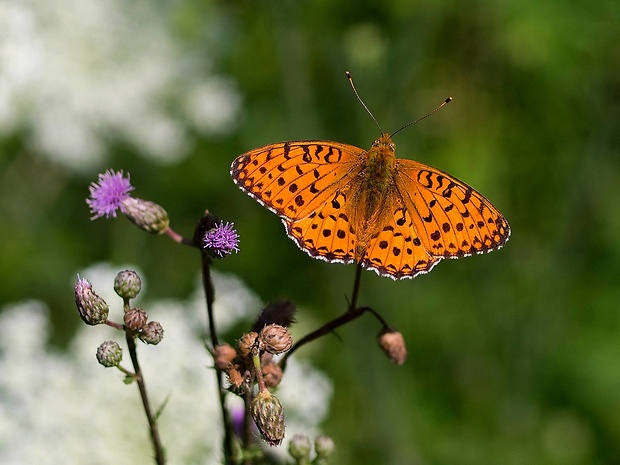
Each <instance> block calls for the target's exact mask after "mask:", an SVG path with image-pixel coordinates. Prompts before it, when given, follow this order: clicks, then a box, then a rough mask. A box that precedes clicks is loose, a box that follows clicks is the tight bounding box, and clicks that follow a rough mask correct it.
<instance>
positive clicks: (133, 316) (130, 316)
mask: <svg viewBox="0 0 620 465" xmlns="http://www.w3.org/2000/svg"><path fill="white" fill-rule="evenodd" d="M146 320H148V315H147V314H146V312H145V311H144V310H143V309H141V308H140V307H136V308H130V309H129V310H127V311H126V312H125V315H124V317H123V321H124V323H125V326H127V327H128V328H129V329H131V330H132V331H138V330H139V329H140V328H142V327H143V326H144V325H145V324H146Z"/></svg>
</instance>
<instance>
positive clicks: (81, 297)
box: [74, 276, 110, 326]
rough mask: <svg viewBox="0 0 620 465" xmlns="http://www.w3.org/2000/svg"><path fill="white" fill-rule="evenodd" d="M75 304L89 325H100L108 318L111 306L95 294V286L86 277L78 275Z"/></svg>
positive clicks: (75, 287)
mask: <svg viewBox="0 0 620 465" xmlns="http://www.w3.org/2000/svg"><path fill="white" fill-rule="evenodd" d="M74 291H75V305H76V306H77V309H78V312H79V314H80V317H81V318H82V320H83V321H84V323H86V324H87V325H91V326H94V325H100V324H103V323H105V322H106V321H107V320H108V314H109V313H110V306H109V305H108V304H107V303H106V301H105V300H103V299H102V298H101V297H99V296H98V295H97V294H95V291H93V286H92V285H91V284H90V283H89V282H88V281H87V280H86V279H84V278H80V277H79V276H78V281H77V283H75V286H74Z"/></svg>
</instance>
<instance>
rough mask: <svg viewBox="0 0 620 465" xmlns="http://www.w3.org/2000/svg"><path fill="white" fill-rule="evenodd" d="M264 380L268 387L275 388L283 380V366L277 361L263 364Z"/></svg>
mask: <svg viewBox="0 0 620 465" xmlns="http://www.w3.org/2000/svg"><path fill="white" fill-rule="evenodd" d="M263 381H264V382H265V386H266V387H268V388H274V387H276V386H277V385H278V384H280V381H282V368H280V367H279V366H278V365H276V364H275V363H273V362H272V363H268V364H266V365H263Z"/></svg>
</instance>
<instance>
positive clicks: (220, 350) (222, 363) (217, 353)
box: [213, 344, 237, 370]
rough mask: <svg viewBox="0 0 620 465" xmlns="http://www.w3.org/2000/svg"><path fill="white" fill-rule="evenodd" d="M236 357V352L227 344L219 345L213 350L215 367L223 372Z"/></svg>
mask: <svg viewBox="0 0 620 465" xmlns="http://www.w3.org/2000/svg"><path fill="white" fill-rule="evenodd" d="M236 356H237V351H236V350H235V349H234V348H232V347H231V346H229V345H228V344H220V345H217V346H215V347H214V348H213V360H214V361H215V367H216V368H218V369H219V370H225V369H226V368H228V366H229V365H230V363H231V362H232V361H233V360H234V359H235V357H236Z"/></svg>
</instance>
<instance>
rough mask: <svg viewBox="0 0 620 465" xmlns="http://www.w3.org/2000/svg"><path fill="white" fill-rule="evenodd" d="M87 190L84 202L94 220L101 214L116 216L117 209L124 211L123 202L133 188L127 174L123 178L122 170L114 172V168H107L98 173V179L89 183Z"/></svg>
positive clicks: (108, 216)
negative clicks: (88, 196) (103, 171)
mask: <svg viewBox="0 0 620 465" xmlns="http://www.w3.org/2000/svg"><path fill="white" fill-rule="evenodd" d="M88 190H89V191H90V198H89V199H86V203H87V204H88V206H89V207H90V212H91V213H92V214H93V216H92V217H91V220H94V219H96V218H100V217H102V216H105V217H106V218H110V217H113V218H116V210H118V209H120V210H121V212H123V213H124V212H125V207H124V206H123V202H124V201H125V200H127V199H128V198H129V197H131V196H130V195H129V192H131V191H132V190H134V187H133V186H132V185H131V184H130V182H129V175H127V177H126V178H124V177H123V172H122V171H119V172H118V173H116V172H115V171H114V170H108V171H106V172H105V173H104V174H100V175H99V180H98V181H97V182H96V183H94V182H93V183H91V184H90V187H89V188H88Z"/></svg>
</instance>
